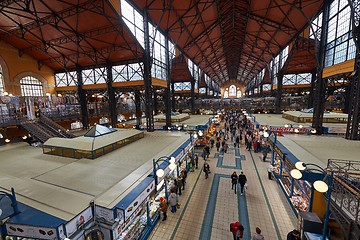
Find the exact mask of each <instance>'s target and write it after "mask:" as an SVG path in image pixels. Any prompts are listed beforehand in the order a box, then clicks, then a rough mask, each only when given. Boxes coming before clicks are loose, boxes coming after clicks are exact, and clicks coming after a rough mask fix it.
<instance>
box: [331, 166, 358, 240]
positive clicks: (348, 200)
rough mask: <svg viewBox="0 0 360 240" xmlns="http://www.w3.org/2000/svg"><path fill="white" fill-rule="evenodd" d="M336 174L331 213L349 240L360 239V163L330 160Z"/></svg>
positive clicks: (332, 169)
mask: <svg viewBox="0 0 360 240" xmlns="http://www.w3.org/2000/svg"><path fill="white" fill-rule="evenodd" d="M327 169H329V170H331V171H333V172H334V174H335V175H334V181H333V185H332V192H331V204H330V211H331V213H332V215H333V216H334V217H335V220H336V222H337V223H338V224H339V226H340V228H341V230H342V232H343V233H344V236H345V237H346V239H347V240H355V239H356V240H359V239H360V227H359V223H360V178H359V176H360V175H359V174H360V162H359V161H349V160H338V159H329V162H328V168H327Z"/></svg>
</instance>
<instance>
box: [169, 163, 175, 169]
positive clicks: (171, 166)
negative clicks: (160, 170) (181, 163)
mask: <svg viewBox="0 0 360 240" xmlns="http://www.w3.org/2000/svg"><path fill="white" fill-rule="evenodd" d="M169 168H170V170H171V171H172V170H174V169H175V168H176V164H175V163H170V165H169Z"/></svg>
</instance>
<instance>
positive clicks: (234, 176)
mask: <svg viewBox="0 0 360 240" xmlns="http://www.w3.org/2000/svg"><path fill="white" fill-rule="evenodd" d="M237 182H238V176H237V174H236V172H233V174H231V189H234V188H235V194H236V188H237Z"/></svg>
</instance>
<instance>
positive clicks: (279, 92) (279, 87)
mask: <svg viewBox="0 0 360 240" xmlns="http://www.w3.org/2000/svg"><path fill="white" fill-rule="evenodd" d="M283 78H284V74H283V72H282V71H279V73H278V76H277V91H276V99H275V113H281V96H282V84H283Z"/></svg>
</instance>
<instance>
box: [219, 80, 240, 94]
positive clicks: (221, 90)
mask: <svg viewBox="0 0 360 240" xmlns="http://www.w3.org/2000/svg"><path fill="white" fill-rule="evenodd" d="M231 85H235V86H236V89H237V88H238V87H239V88H240V91H241V96H242V97H244V96H245V85H244V84H243V83H241V82H239V81H237V80H230V81H229V82H227V83H226V84H224V85H222V86H221V88H220V92H221V97H222V98H223V97H224V92H225V91H226V88H229V87H230V86H231ZM229 98H236V97H229Z"/></svg>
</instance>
